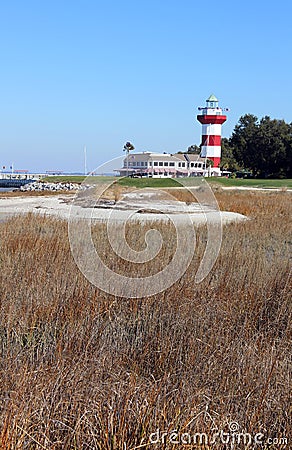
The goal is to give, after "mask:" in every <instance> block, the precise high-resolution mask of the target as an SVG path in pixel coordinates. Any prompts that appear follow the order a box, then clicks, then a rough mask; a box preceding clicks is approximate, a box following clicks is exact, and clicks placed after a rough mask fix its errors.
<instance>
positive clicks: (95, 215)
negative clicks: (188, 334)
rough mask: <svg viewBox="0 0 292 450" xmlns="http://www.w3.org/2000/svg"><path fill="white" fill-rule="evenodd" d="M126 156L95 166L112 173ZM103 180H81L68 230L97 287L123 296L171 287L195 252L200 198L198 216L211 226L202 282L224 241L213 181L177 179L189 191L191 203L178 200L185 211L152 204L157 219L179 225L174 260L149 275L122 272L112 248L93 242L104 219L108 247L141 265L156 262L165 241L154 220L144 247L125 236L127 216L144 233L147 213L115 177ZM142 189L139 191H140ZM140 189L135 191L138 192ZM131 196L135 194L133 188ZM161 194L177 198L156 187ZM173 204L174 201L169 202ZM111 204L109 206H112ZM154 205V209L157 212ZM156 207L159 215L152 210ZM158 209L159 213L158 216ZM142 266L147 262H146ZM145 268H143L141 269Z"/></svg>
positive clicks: (196, 279)
mask: <svg viewBox="0 0 292 450" xmlns="http://www.w3.org/2000/svg"><path fill="white" fill-rule="evenodd" d="M122 163H123V158H116V159H114V160H111V161H109V162H108V163H105V164H103V165H102V166H100V167H99V168H98V169H96V170H95V172H96V173H106V172H108V171H109V170H108V167H109V166H111V167H112V166H113V165H116V167H118V166H121V165H122ZM101 180H102V183H98V182H97V181H98V180H97V178H96V177H92V176H88V177H86V179H85V180H84V181H83V183H82V185H83V186H82V188H83V189H81V190H80V191H78V192H77V194H76V195H75V198H74V201H73V203H72V206H71V210H70V216H69V222H68V233H69V241H70V247H71V252H72V255H73V257H74V260H75V262H76V264H77V266H78V268H79V270H80V271H81V272H82V274H83V275H84V276H85V277H86V278H87V279H88V280H89V281H90V282H91V283H92V284H94V285H95V286H96V287H98V288H99V289H101V290H103V291H105V292H107V293H109V294H112V295H115V296H120V297H128V298H141V297H147V296H151V295H155V294H157V293H159V292H162V291H164V290H165V289H167V288H169V287H170V286H172V285H173V284H174V283H175V282H176V281H178V280H179V279H180V278H181V277H182V276H183V274H184V273H185V272H186V270H187V269H188V267H189V265H190V263H191V261H192V259H193V257H194V255H195V251H196V233H195V227H194V223H193V215H194V214H193V212H190V209H189V204H190V203H192V202H196V203H197V213H196V214H197V216H200V217H203V219H204V223H205V224H206V226H207V239H206V245H205V250H204V255H203V257H202V259H201V261H200V264H199V267H198V270H197V272H196V274H195V275H194V283H200V282H201V281H202V280H203V279H204V278H206V276H207V275H208V274H209V273H210V271H211V270H212V268H213V266H214V264H215V261H216V259H217V257H218V254H219V251H220V247H221V240H222V222H221V213H220V209H219V206H218V203H217V200H216V198H215V196H214V194H213V191H212V189H211V188H210V186H209V184H208V183H207V182H206V181H205V180H204V179H202V178H196V177H194V178H187V179H184V178H178V179H175V181H176V185H177V187H178V188H182V187H183V188H184V189H185V192H186V193H187V194H188V203H186V202H180V203H179V204H180V208H181V210H180V211H179V213H178V212H174V213H170V212H169V210H164V209H163V208H161V207H160V206H159V202H158V203H157V204H156V203H155V202H154V203H155V204H154V205H153V208H151V213H152V216H151V217H155V218H156V220H157V219H159V217H160V218H164V219H165V218H167V219H168V220H169V221H170V222H171V223H172V226H173V227H174V229H175V233H176V248H175V250H174V253H173V255H172V258H171V260H167V261H162V262H161V264H160V268H159V271H158V272H156V273H154V274H151V275H148V276H147V275H146V276H136V277H135V276H133V274H132V273H129V274H126V275H125V274H124V273H123V274H122V273H120V272H119V271H118V270H116V269H115V267H114V266H110V265H109V264H108V263H107V262H106V261H107V260H108V254H106V255H105V254H102V253H105V252H108V247H107V250H105V249H103V248H99V247H98V245H97V246H95V244H94V241H93V236H92V226H93V225H94V224H95V223H96V221H97V220H102V221H103V222H105V223H106V234H107V239H108V242H109V244H110V251H111V252H113V255H114V256H115V257H118V258H121V259H122V260H124V261H125V264H126V266H127V264H128V263H131V264H132V263H136V264H139V267H140V269H141V265H143V264H146V263H148V262H149V261H153V260H154V259H155V258H157V257H159V256H158V255H159V252H160V250H161V248H162V246H163V238H162V234H161V233H160V231H159V227H155V225H154V222H155V221H152V222H151V223H153V226H151V229H150V230H147V232H145V236H144V244H145V245H144V248H143V250H141V251H137V250H135V243H134V242H132V243H131V242H129V234H128V235H127V224H128V223H129V221H133V219H134V221H135V222H136V223H138V224H139V223H140V226H141V233H142V232H143V227H142V223H143V220H144V218H145V216H143V215H142V214H140V215H139V209H140V208H141V205H140V206H139V205H137V206H136V208H135V207H134V208H133V207H131V208H130V209H127V208H125V205H124V202H123V199H122V200H121V199H120V198H119V195H118V188H119V187H120V185H118V184H117V182H116V180H114V181H113V180H112V179H111V181H110V182H109V181H107V180H106V178H101ZM106 192H107V193H108V192H111V194H112V198H113V199H114V201H112V200H108V201H105V200H104V198H105V197H106V196H105V193H106ZM139 192H140V191H139ZM139 192H137V196H139ZM131 194H132V198H133V193H131ZM160 194H161V195H163V198H164V199H165V198H167V199H169V200H170V201H172V202H173V201H174V200H175V201H177V200H176V198H175V197H174V196H173V195H172V194H171V191H170V190H168V191H167V192H165V191H162V190H159V189H155V195H156V196H159V195H160ZM170 203H171V202H170ZM109 206H110V207H109ZM153 210H154V211H153ZM153 212H155V213H156V214H153ZM157 214H159V215H157ZM131 244H132V245H131ZM142 269H143V267H142ZM142 272H143V270H142Z"/></svg>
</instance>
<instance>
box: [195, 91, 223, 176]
mask: <svg viewBox="0 0 292 450" xmlns="http://www.w3.org/2000/svg"><path fill="white" fill-rule="evenodd" d="M198 110H199V111H200V114H198V115H197V119H198V121H199V122H200V123H201V124H202V141H201V157H202V158H208V159H210V160H211V161H213V163H214V165H213V167H214V168H215V169H216V168H217V169H218V172H220V169H219V165H220V159H221V128H222V124H223V123H224V122H225V121H226V119H227V117H226V115H224V114H223V111H228V109H227V108H224V109H222V108H220V107H219V104H218V99H217V98H216V97H215V95H213V94H212V95H210V97H209V98H208V99H207V100H206V106H204V107H199V108H198Z"/></svg>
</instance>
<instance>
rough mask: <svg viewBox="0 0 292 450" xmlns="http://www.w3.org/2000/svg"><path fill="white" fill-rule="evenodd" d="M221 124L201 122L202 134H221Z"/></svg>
mask: <svg viewBox="0 0 292 450" xmlns="http://www.w3.org/2000/svg"><path fill="white" fill-rule="evenodd" d="M221 128H222V126H221V125H220V124H219V123H213V124H203V125H202V135H203V136H204V135H206V134H208V135H209V136H211V135H213V136H221Z"/></svg>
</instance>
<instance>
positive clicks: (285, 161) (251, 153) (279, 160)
mask: <svg viewBox="0 0 292 450" xmlns="http://www.w3.org/2000/svg"><path fill="white" fill-rule="evenodd" d="M199 151H200V149H199V147H198V146H196V145H192V146H190V147H189V148H188V152H190V153H199ZM221 153H222V154H221V165H220V167H221V169H225V170H230V171H240V170H247V171H250V172H251V173H252V175H253V176H254V177H259V178H266V177H271V178H292V123H290V124H288V123H286V122H285V121H284V120H277V119H271V118H270V117H269V116H265V117H263V118H262V119H260V120H259V119H258V118H257V117H256V116H254V115H253V114H245V115H244V116H241V117H240V119H239V121H238V123H237V125H235V127H234V130H233V133H232V135H231V136H230V138H222V141H221Z"/></svg>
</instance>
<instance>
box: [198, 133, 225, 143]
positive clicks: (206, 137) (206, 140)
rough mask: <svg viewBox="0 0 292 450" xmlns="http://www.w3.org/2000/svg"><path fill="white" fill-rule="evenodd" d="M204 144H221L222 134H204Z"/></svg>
mask: <svg viewBox="0 0 292 450" xmlns="http://www.w3.org/2000/svg"><path fill="white" fill-rule="evenodd" d="M202 145H221V136H213V135H211V136H209V135H208V134H203V136H202Z"/></svg>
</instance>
